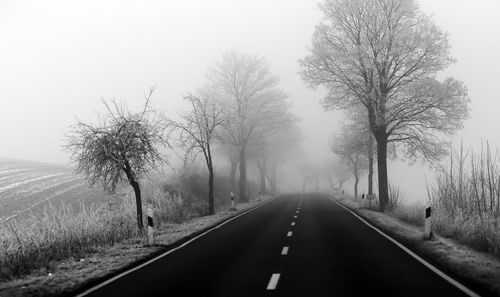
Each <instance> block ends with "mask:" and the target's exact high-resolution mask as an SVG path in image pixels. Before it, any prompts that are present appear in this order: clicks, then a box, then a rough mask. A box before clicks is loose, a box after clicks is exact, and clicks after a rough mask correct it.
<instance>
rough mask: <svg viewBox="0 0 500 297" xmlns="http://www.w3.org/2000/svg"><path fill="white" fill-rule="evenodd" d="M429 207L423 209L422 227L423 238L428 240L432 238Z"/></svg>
mask: <svg viewBox="0 0 500 297" xmlns="http://www.w3.org/2000/svg"><path fill="white" fill-rule="evenodd" d="M431 216H432V212H431V206H430V205H429V206H427V207H426V208H425V225H424V238H425V239H430V238H431V237H432V229H431Z"/></svg>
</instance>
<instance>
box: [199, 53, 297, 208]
mask: <svg viewBox="0 0 500 297" xmlns="http://www.w3.org/2000/svg"><path fill="white" fill-rule="evenodd" d="M207 77H208V79H209V80H210V81H211V82H212V85H213V87H214V88H215V89H216V90H217V91H218V92H219V93H220V94H221V96H222V100H221V103H222V104H223V106H224V108H225V114H226V125H225V130H226V134H227V135H228V137H227V138H228V140H229V141H230V142H231V144H232V145H234V146H235V147H236V148H237V149H238V154H239V174H240V175H239V199H240V200H241V201H243V202H245V201H248V197H247V157H246V153H247V145H248V143H249V142H250V141H251V140H252V138H258V137H261V136H262V135H264V134H265V133H267V132H268V131H271V130H273V129H275V128H276V127H280V126H283V125H287V124H288V123H290V122H292V121H293V117H292V116H291V115H290V113H289V109H290V104H289V103H288V102H287V100H286V98H287V95H286V94H285V93H284V92H283V91H281V90H280V89H279V88H278V78H277V77H276V76H275V75H273V74H272V73H271V72H270V64H269V63H268V62H267V61H266V60H265V59H264V58H261V57H258V56H250V55H246V54H242V53H239V52H236V51H229V52H225V53H224V54H222V56H221V58H220V59H219V60H218V61H217V62H216V63H215V64H214V65H213V66H212V67H211V68H210V69H209V71H208V74H207Z"/></svg>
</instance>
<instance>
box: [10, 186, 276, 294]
mask: <svg viewBox="0 0 500 297" xmlns="http://www.w3.org/2000/svg"><path fill="white" fill-rule="evenodd" d="M270 199H272V197H271V196H267V197H262V199H261V201H251V202H249V203H245V204H240V205H238V211H236V212H234V211H221V212H218V213H216V214H215V215H212V216H205V217H198V218H194V219H191V220H189V221H186V222H184V223H181V224H164V225H162V226H160V227H159V228H158V229H157V230H156V236H155V243H156V244H155V245H154V246H147V245H146V244H145V242H146V241H145V239H143V238H135V239H130V240H125V241H124V242H122V243H119V244H115V245H113V246H111V247H106V248H105V247H103V248H97V249H96V250H95V251H94V252H93V253H92V254H91V255H90V256H88V257H86V258H84V259H71V260H68V261H63V262H58V263H54V264H53V268H52V269H50V270H46V269H41V270H38V271H36V272H34V273H32V274H31V275H28V276H26V277H23V278H21V279H16V280H12V281H8V282H4V283H1V284H0V297H7V296H9V297H11V296H16V297H17V296H23V297H24V296H57V295H59V296H61V295H66V294H69V293H74V292H75V291H78V290H81V289H82V288H84V287H86V286H88V284H89V283H92V282H95V281H97V280H100V279H103V278H106V277H110V276H111V275H113V274H116V273H117V272H119V271H123V270H124V269H126V268H128V267H131V266H134V265H137V264H138V263H141V262H144V261H145V260H147V259H149V258H151V257H152V256H154V255H157V254H159V253H161V252H162V251H165V250H166V249H167V246H169V245H171V244H174V243H175V242H178V241H179V240H184V239H186V238H189V237H191V236H193V235H194V234H198V233H200V232H202V231H203V230H205V229H207V228H210V227H212V226H214V225H217V224H218V223H221V222H222V221H224V220H226V219H229V218H231V217H233V216H235V215H237V214H239V213H241V212H243V211H245V210H247V209H249V208H252V207H254V206H257V205H258V204H259V203H264V202H266V201H268V200H270Z"/></svg>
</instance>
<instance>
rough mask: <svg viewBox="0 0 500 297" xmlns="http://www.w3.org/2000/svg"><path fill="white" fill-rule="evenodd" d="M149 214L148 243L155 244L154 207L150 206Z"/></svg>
mask: <svg viewBox="0 0 500 297" xmlns="http://www.w3.org/2000/svg"><path fill="white" fill-rule="evenodd" d="M147 215H148V243H149V245H153V244H154V240H155V238H154V224H153V209H151V208H150V207H148V210H147Z"/></svg>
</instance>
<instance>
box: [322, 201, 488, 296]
mask: <svg viewBox="0 0 500 297" xmlns="http://www.w3.org/2000/svg"><path fill="white" fill-rule="evenodd" d="M328 198H329V199H330V200H331V201H332V202H334V203H336V204H338V205H340V206H341V207H343V208H344V209H345V210H347V211H348V212H350V213H351V214H352V215H353V216H355V217H356V218H358V219H359V220H360V221H361V222H363V223H365V224H366V225H367V226H368V227H370V228H372V229H373V230H375V231H377V232H378V233H379V234H381V235H382V236H384V237H385V238H387V239H388V240H389V241H391V242H392V243H394V244H395V245H396V246H397V247H399V248H400V249H402V250H403V251H405V252H406V253H408V254H409V255H410V256H412V257H413V258H415V259H416V260H417V261H419V262H420V263H422V264H423V265H424V266H425V267H427V268H429V269H430V270H431V271H432V272H434V273H435V274H437V275H438V276H440V277H441V278H443V279H444V280H446V281H448V282H449V283H450V284H452V285H454V286H455V287H457V288H458V289H459V290H460V291H462V292H464V293H465V294H467V295H469V296H471V297H480V295H479V294H477V293H475V292H474V291H472V290H471V289H469V288H467V287H466V286H464V285H462V284H461V283H459V282H458V281H456V280H454V279H453V278H452V277H451V276H449V275H447V274H445V273H444V272H442V271H441V270H439V269H438V268H436V267H435V266H434V265H432V264H431V263H429V262H427V261H425V260H424V259H422V258H421V257H420V256H418V255H417V254H415V253H414V252H412V251H411V250H410V249H408V248H407V247H405V246H404V245H402V244H401V243H399V242H398V241H397V240H395V239H394V238H392V237H390V236H389V235H387V234H385V233H384V232H383V231H381V230H380V229H378V228H377V227H375V226H373V225H372V224H370V223H369V222H367V221H366V220H365V219H363V218H362V217H360V216H359V215H357V214H356V213H355V212H353V211H352V210H350V209H349V208H347V207H345V206H344V205H342V204H341V203H340V202H337V201H335V199H334V198H332V197H331V196H330V195H328Z"/></svg>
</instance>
